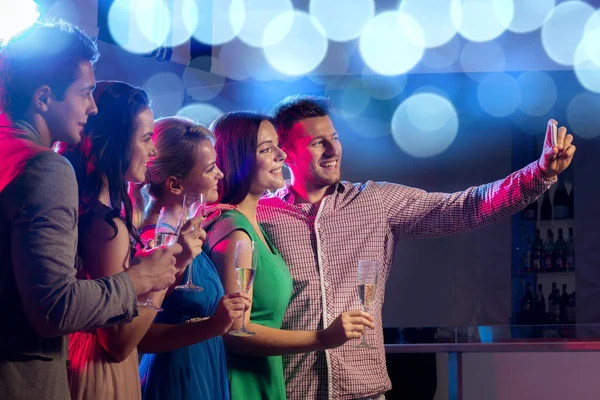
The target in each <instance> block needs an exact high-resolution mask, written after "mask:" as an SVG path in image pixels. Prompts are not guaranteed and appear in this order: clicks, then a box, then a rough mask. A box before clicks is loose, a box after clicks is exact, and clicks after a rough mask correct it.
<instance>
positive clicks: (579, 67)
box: [573, 38, 600, 93]
mask: <svg viewBox="0 0 600 400" xmlns="http://www.w3.org/2000/svg"><path fill="white" fill-rule="evenodd" d="M589 39H590V38H585V39H584V40H583V41H582V42H581V43H579V45H578V46H577V50H576V51H575V61H574V66H573V70H574V71H575V76H576V77H577V79H578V80H579V83H581V85H582V86H583V87H585V88H586V89H588V90H591V91H592V92H596V93H600V65H598V64H597V63H596V62H595V61H594V60H592V59H591V58H590V56H589V53H588V52H587V51H586V50H587V46H586V45H587V40H589ZM596 45H598V44H596Z"/></svg>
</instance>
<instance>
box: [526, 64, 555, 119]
mask: <svg viewBox="0 0 600 400" xmlns="http://www.w3.org/2000/svg"><path fill="white" fill-rule="evenodd" d="M517 85H518V86H519V90H520V92H521V103H520V104H519V109H520V110H521V111H523V112H524V113H525V114H528V115H532V116H540V115H544V114H546V113H547V112H548V111H550V109H551V108H552V107H553V106H554V104H555V103H556V99H557V97H558V93H557V92H558V91H557V89H556V83H554V80H553V79H552V78H551V77H550V75H548V74H547V73H545V72H539V71H528V72H524V73H522V74H521V75H520V76H519V77H518V78H517Z"/></svg>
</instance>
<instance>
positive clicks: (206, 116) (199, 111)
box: [177, 103, 223, 127]
mask: <svg viewBox="0 0 600 400" xmlns="http://www.w3.org/2000/svg"><path fill="white" fill-rule="evenodd" d="M221 115H223V111H221V110H219V109H218V108H217V107H215V106H213V105H212V104H207V103H194V104H189V105H187V106H185V107H183V108H182V109H181V110H179V111H178V112H177V116H179V117H185V118H189V119H191V120H192V121H194V122H196V123H199V124H202V125H204V126H206V127H208V126H210V124H211V123H212V122H213V121H214V120H215V119H217V118H218V117H220V116H221Z"/></svg>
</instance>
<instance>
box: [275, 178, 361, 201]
mask: <svg viewBox="0 0 600 400" xmlns="http://www.w3.org/2000/svg"><path fill="white" fill-rule="evenodd" d="M348 185H351V183H350V182H345V181H341V182H338V183H337V184H336V185H335V189H334V191H333V193H334V194H335V193H339V194H341V193H344V192H345V191H346V190H347V189H348V188H347V187H346V186H348ZM275 197H277V198H279V199H281V200H283V201H284V202H286V203H288V204H294V201H295V199H296V197H295V195H294V192H293V191H292V181H291V180H290V179H288V180H286V181H285V186H284V187H282V188H281V189H279V190H278V191H277V192H276V193H275Z"/></svg>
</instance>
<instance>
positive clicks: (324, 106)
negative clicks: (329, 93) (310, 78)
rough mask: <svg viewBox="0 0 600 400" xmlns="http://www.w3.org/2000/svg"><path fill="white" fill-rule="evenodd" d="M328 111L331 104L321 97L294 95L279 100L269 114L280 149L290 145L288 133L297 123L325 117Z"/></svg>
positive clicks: (290, 140) (290, 139)
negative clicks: (271, 117) (273, 121)
mask: <svg viewBox="0 0 600 400" xmlns="http://www.w3.org/2000/svg"><path fill="white" fill-rule="evenodd" d="M330 111H331V103H330V102H329V99H328V98H327V97H323V96H311V95H294V96H288V97H286V98H285V99H283V100H281V101H280V102H279V104H277V105H276V106H275V108H274V109H273V111H272V112H271V115H272V116H273V119H274V120H275V129H277V136H279V145H280V146H281V148H283V149H285V148H288V147H289V146H290V145H291V144H292V138H291V137H290V132H291V130H292V127H293V126H294V125H295V124H296V123H297V122H298V121H301V120H303V119H306V118H314V117H325V116H328V115H329V113H330Z"/></svg>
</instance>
